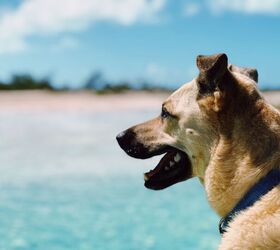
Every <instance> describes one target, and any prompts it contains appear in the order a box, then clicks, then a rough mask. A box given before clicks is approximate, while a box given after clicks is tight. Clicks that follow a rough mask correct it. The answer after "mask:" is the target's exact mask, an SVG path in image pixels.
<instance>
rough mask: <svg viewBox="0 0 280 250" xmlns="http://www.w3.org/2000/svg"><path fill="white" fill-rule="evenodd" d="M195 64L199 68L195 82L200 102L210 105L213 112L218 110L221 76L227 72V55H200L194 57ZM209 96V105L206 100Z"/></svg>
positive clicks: (219, 107)
mask: <svg viewBox="0 0 280 250" xmlns="http://www.w3.org/2000/svg"><path fill="white" fill-rule="evenodd" d="M196 64H197V67H198V69H199V76H198V78H197V84H198V88H199V94H200V103H201V104H202V105H203V102H205V103H206V104H205V105H204V106H205V107H207V108H210V107H211V108H212V109H213V110H214V111H215V112H218V111H219V110H221V109H222V106H223V100H222V99H223V94H222V93H221V89H222V88H223V86H222V85H223V77H224V76H225V74H226V73H227V72H228V58H227V55H226V54H215V55H210V56H201V55H200V56H198V57H197V59H196ZM203 97H204V98H203ZM209 98H210V99H211V101H210V103H211V105H209V102H208V101H207V100H209ZM207 103H208V104H207Z"/></svg>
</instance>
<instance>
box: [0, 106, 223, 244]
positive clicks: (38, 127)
mask: <svg viewBox="0 0 280 250" xmlns="http://www.w3.org/2000/svg"><path fill="white" fill-rule="evenodd" d="M157 113H158V110H152V111H147V110H137V111H136V112H131V111H118V110H116V111H110V112H35V111H32V112H4V111H1V113H0V135H1V136H0V249H3V250H5V249H7V250H10V249H11V250H16V249H17V250H18V249H28V250H29V249H30V250H33V249H34V250H35V249H40V250H64V249H65V250H66V249H67V250H72V249H73V250H86V249H88V250H140V249H141V250H143V249H151V250H165V249H166V250H167V249H168V250H170V249H176V250H183V249H184V250H185V249H195V250H203V249H205V250H211V249H216V248H217V246H218V243H219V240H220V236H219V232H218V222H219V218H218V217H217V216H216V215H215V213H214V212H213V211H212V210H211V208H210V206H209V205H208V203H207V200H206V195H205V192H204V189H203V187H202V185H201V184H200V183H199V181H198V180H197V179H192V180H189V181H186V182H183V183H179V184H176V185H174V186H172V187H170V188H168V189H165V190H161V191H152V190H148V189H146V188H145V187H144V185H143V173H144V172H146V171H148V170H149V169H151V168H153V167H154V166H155V165H156V163H157V162H158V160H159V158H158V157H155V158H153V159H149V160H145V161H143V160H136V159H132V158H130V157H128V156H127V155H125V153H124V152H123V151H122V150H121V149H120V148H119V146H118V145H117V143H116V140H115V136H116V134H117V133H118V132H120V131H121V130H123V129H125V128H127V127H129V126H130V125H134V124H136V123H138V122H143V121H144V120H147V119H149V118H152V117H154V116H155V115H156V114H157Z"/></svg>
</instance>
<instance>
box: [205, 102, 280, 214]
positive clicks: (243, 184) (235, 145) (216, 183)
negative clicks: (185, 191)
mask: <svg viewBox="0 0 280 250" xmlns="http://www.w3.org/2000/svg"><path fill="white" fill-rule="evenodd" d="M261 105H262V107H261V109H260V112H258V114H257V115H255V116H254V117H253V118H252V117H250V115H249V116H248V114H246V116H247V117H249V119H250V120H247V121H246V120H244V117H242V118H241V119H240V120H236V118H235V121H232V122H233V125H232V128H231V135H230V136H229V135H227V134H223V133H221V134H220V136H219V139H217V143H216V145H215V147H214V148H213V150H212V153H211V159H210V162H209V165H208V167H207V170H206V173H205V178H204V185H205V189H206V193H207V196H208V200H209V202H210V204H211V206H212V207H213V208H214V210H215V211H216V212H217V213H218V214H219V215H220V216H224V215H226V214H227V213H228V212H229V211H230V210H231V209H232V208H233V207H234V206H235V205H236V204H237V203H238V202H239V200H240V199H241V198H242V197H243V196H244V195H245V194H246V192H247V191H248V190H249V189H250V188H251V187H252V186H253V185H254V184H255V183H256V182H258V181H259V179H260V178H262V177H263V176H265V175H266V174H267V173H268V172H269V171H270V170H271V169H272V168H273V167H275V166H276V165H277V164H278V165H279V164H280V160H279V159H280V154H279V153H278V151H279V143H278V141H279V140H280V138H279V136H278V135H279V134H280V115H279V113H278V112H277V111H276V110H275V109H274V108H272V107H271V106H269V105H268V104H266V103H265V102H264V101H262V103H261ZM242 131H243V132H242ZM277 134H278V135H277Z"/></svg>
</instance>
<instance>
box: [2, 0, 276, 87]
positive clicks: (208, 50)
mask: <svg viewBox="0 0 280 250" xmlns="http://www.w3.org/2000/svg"><path fill="white" fill-rule="evenodd" d="M221 52H223V53H226V54H227V55H228V57H229V61H230V63H233V64H236V65H239V66H248V67H255V68H257V69H258V72H259V82H260V87H262V88H267V87H273V88H277V87H278V88H280V76H278V73H279V72H278V71H279V67H280V63H279V58H280V0H265V1H263V0H231V1H227V0H197V1H194V0H190V1H189V0H176V1H174V0H173V1H172V0H47V1H46V0H0V79H3V80H5V79H9V78H10V77H11V76H12V75H13V74H21V73H30V74H32V75H34V76H35V77H37V78H42V77H47V76H48V77H50V78H51V80H52V81H53V82H54V83H55V84H56V85H57V86H64V85H67V86H69V87H79V86H81V85H83V84H84V83H85V81H86V80H87V79H88V78H89V77H90V75H91V74H93V72H96V71H100V72H102V73H103V74H104V75H105V78H106V79H108V80H110V81H112V82H118V81H133V82H140V81H151V82H154V83H156V84H160V85H163V86H166V87H179V86H180V85H182V84H183V83H185V82H188V81H190V80H191V79H192V78H193V77H195V76H196V74H197V68H196V65H195V59H196V56H197V55H199V54H213V53H221Z"/></svg>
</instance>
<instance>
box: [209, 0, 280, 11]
mask: <svg viewBox="0 0 280 250" xmlns="http://www.w3.org/2000/svg"><path fill="white" fill-rule="evenodd" d="M208 3H209V6H210V8H211V10H212V11H213V12H214V13H221V12H224V11H232V12H242V13H246V14H269V15H277V14H280V0H265V1H261V0H230V1H228V0H208Z"/></svg>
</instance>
